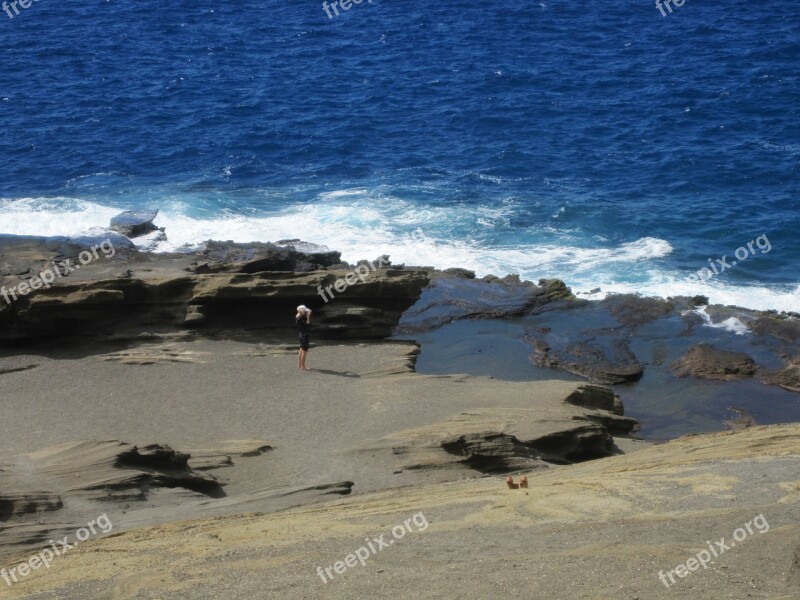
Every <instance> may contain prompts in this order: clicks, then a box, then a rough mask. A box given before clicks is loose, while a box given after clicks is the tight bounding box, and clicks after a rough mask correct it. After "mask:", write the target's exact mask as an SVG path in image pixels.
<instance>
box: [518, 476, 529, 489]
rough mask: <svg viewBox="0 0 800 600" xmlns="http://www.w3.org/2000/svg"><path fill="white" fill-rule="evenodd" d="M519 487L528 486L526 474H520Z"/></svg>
mask: <svg viewBox="0 0 800 600" xmlns="http://www.w3.org/2000/svg"><path fill="white" fill-rule="evenodd" d="M519 487H521V488H527V487H528V478H527V477H526V476H525V475H520V476H519Z"/></svg>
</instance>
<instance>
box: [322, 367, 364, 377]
mask: <svg viewBox="0 0 800 600" xmlns="http://www.w3.org/2000/svg"><path fill="white" fill-rule="evenodd" d="M311 370H312V371H315V372H317V373H323V374H325V375H338V376H339V377H361V375H359V374H358V373H353V372H352V371H331V370H330V369H311Z"/></svg>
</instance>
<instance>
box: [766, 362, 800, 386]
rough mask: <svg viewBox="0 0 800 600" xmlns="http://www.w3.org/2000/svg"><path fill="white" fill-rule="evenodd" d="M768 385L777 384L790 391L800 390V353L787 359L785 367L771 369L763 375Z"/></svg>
mask: <svg viewBox="0 0 800 600" xmlns="http://www.w3.org/2000/svg"><path fill="white" fill-rule="evenodd" d="M761 381H762V382H763V383H766V384H767V385H777V386H780V387H782V388H783V389H785V390H789V391H790V392H800V355H798V356H795V357H794V358H793V359H791V360H789V361H787V364H786V366H785V367H784V368H783V369H779V370H777V371H769V372H766V373H763V374H762V375H761Z"/></svg>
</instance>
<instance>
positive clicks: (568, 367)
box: [525, 336, 644, 385]
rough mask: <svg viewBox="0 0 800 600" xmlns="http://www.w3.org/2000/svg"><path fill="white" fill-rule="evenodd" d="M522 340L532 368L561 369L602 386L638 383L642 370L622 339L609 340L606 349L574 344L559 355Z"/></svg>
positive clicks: (536, 341)
mask: <svg viewBox="0 0 800 600" xmlns="http://www.w3.org/2000/svg"><path fill="white" fill-rule="evenodd" d="M525 340H526V341H527V342H528V343H530V344H532V345H533V353H532V354H531V363H532V364H533V365H534V366H535V367H549V368H558V369H564V370H565V371H569V372H570V373H573V374H575V375H579V376H581V377H586V378H587V379H588V380H589V381H592V382H595V383H603V384H606V385H614V384H619V383H628V382H632V381H638V380H639V379H640V378H641V377H642V374H643V373H644V366H643V365H642V363H640V362H639V361H638V360H637V359H636V357H635V356H634V354H633V352H631V351H630V348H629V346H628V341H627V340H625V339H614V340H610V342H609V343H608V344H606V345H600V344H597V343H593V342H588V341H587V342H578V343H576V344H571V345H569V346H567V347H566V348H565V349H563V350H561V351H556V350H554V349H553V348H551V347H550V346H549V345H548V344H547V343H546V342H545V341H543V340H541V339H537V338H535V337H532V336H526V338H525Z"/></svg>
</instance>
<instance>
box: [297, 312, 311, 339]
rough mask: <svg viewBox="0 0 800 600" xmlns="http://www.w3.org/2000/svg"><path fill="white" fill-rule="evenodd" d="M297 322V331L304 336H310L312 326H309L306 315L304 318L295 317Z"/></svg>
mask: <svg viewBox="0 0 800 600" xmlns="http://www.w3.org/2000/svg"><path fill="white" fill-rule="evenodd" d="M295 321H297V331H299V332H300V333H302V334H303V335H308V332H309V331H310V330H311V325H309V324H308V318H307V317H306V316H305V315H304V316H302V317H295Z"/></svg>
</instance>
